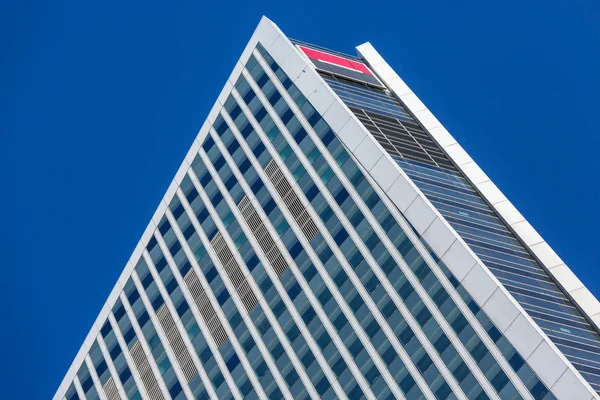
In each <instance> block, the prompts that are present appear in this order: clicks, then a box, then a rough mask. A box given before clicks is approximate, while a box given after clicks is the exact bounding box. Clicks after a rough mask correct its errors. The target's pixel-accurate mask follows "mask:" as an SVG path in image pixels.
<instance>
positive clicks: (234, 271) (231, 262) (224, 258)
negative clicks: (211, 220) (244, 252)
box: [210, 232, 258, 312]
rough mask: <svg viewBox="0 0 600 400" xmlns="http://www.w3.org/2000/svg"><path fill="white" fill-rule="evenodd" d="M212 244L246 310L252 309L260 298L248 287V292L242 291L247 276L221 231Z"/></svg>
mask: <svg viewBox="0 0 600 400" xmlns="http://www.w3.org/2000/svg"><path fill="white" fill-rule="evenodd" d="M210 244H211V245H212V246H213V248H214V249H215V252H216V253H217V257H218V258H219V261H221V264H222V265H223V269H224V270H225V273H226V274H227V276H228V277H229V280H230V281H231V283H232V284H233V287H234V289H235V291H236V292H237V293H238V295H239V297H240V299H241V300H242V303H243V304H244V307H245V308H246V311H248V312H250V311H252V309H253V308H254V307H255V306H256V304H258V299H257V298H256V296H255V295H254V293H253V292H252V291H251V290H250V291H248V290H247V289H245V292H246V293H245V294H244V295H243V296H242V294H241V293H240V288H241V287H242V286H243V285H244V284H246V285H248V282H247V281H246V277H245V276H244V273H243V272H242V269H241V268H240V266H239V264H238V263H237V261H236V260H235V258H234V257H233V253H232V252H231V250H230V249H229V246H228V245H227V242H226V241H225V238H224V237H223V235H222V234H221V232H218V233H217V234H216V235H215V237H214V238H213V239H212V240H211V241H210ZM248 288H249V286H248Z"/></svg>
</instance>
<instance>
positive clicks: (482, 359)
mask: <svg viewBox="0 0 600 400" xmlns="http://www.w3.org/2000/svg"><path fill="white" fill-rule="evenodd" d="M302 45H303V46H310V45H306V44H302ZM320 50H322V49H320ZM337 55H339V54H337ZM358 61H359V60H358V59H357V62H358ZM329 70H330V72H331V71H335V68H330V69H329ZM346 75H348V76H351V75H352V74H349V73H346ZM323 79H324V81H325V82H327V83H328V84H329V86H330V87H331V88H332V89H333V90H334V91H335V92H336V93H337V94H338V95H339V96H340V98H342V100H343V101H344V102H345V103H346V104H347V105H348V106H349V107H350V109H351V110H352V111H353V112H354V113H355V114H356V116H357V117H358V118H359V119H360V121H361V122H362V123H363V124H364V125H365V127H366V128H367V129H368V130H369V132H371V134H373V136H374V137H375V138H377V140H378V141H380V143H381V144H382V146H383V147H384V148H385V149H386V150H387V151H388V152H389V153H390V154H391V155H392V156H393V157H394V159H396V160H397V162H398V164H399V165H400V166H401V167H402V168H403V170H405V171H406V172H407V174H408V175H409V176H410V177H411V179H413V180H414V181H415V183H417V185H418V186H419V187H420V188H421V189H422V190H423V192H424V193H425V194H426V195H427V196H428V197H429V198H430V199H431V201H432V202H433V203H434V204H435V205H436V207H438V209H439V210H440V212H441V213H442V214H443V215H444V216H445V217H446V218H448V221H449V222H450V223H452V224H453V226H454V227H455V229H456V230H457V231H458V232H459V233H460V234H461V235H463V238H464V239H465V240H466V241H467V243H469V245H471V246H472V248H473V249H474V251H476V253H477V254H478V255H479V256H480V257H481V258H482V260H484V261H485V262H486V265H487V262H488V261H489V262H490V264H489V267H490V269H492V270H493V271H494V273H497V274H498V277H499V279H500V280H501V281H502V282H503V283H504V284H505V285H506V286H507V288H509V290H511V293H513V295H514V296H515V298H517V299H518V300H519V301H520V302H521V303H522V304H523V305H524V307H525V306H527V307H526V309H527V310H528V311H529V312H531V313H532V316H534V318H537V319H536V322H538V323H539V324H540V326H542V327H543V328H544V329H547V330H548V333H549V335H550V334H551V333H552V337H553V340H556V343H557V344H562V343H564V348H565V349H564V350H563V351H564V352H565V354H567V355H569V356H572V357H574V358H576V359H577V360H579V361H578V362H580V364H579V365H581V366H582V368H583V367H585V368H588V369H590V370H589V371H587V370H586V371H587V372H586V373H588V374H593V373H594V370H593V367H592V366H593V362H595V361H596V360H595V359H594V357H593V356H588V353H591V354H593V352H590V351H589V349H588V347H590V348H592V347H594V346H595V345H596V338H597V335H596V334H595V332H593V330H592V329H591V327H590V326H589V325H587V323H586V321H585V320H584V319H583V318H582V317H581V316H580V315H579V314H577V311H576V310H575V309H574V307H573V306H572V305H570V304H569V303H568V300H566V297H565V296H564V295H562V294H561V293H560V290H558V288H557V287H556V286H554V285H553V283H552V282H551V281H550V279H549V278H548V277H547V276H545V275H544V274H543V273H542V272H543V271H542V270H541V268H540V267H539V266H537V268H536V264H535V261H534V260H533V259H532V258H531V256H529V255H528V254H527V253H526V251H525V250H524V249H523V248H522V247H521V246H520V245H519V243H518V242H517V241H516V240H515V238H513V237H511V235H510V232H509V231H508V229H506V228H505V227H503V225H502V223H501V222H500V221H499V220H498V218H496V217H495V216H494V214H493V212H492V211H491V210H490V209H489V208H486V207H487V206H486V205H485V203H484V202H483V201H482V200H481V199H480V198H479V197H478V196H477V194H476V193H475V191H474V190H473V189H472V188H471V187H470V186H469V184H468V183H467V182H466V180H464V178H462V177H461V176H460V173H459V172H458V171H457V170H456V169H455V168H454V166H453V165H452V163H451V162H450V161H449V160H448V159H447V158H446V157H445V156H444V153H443V152H442V151H441V150H440V149H439V148H437V146H436V145H435V143H434V142H433V141H432V140H431V139H430V138H429V136H428V134H427V133H426V132H425V131H424V130H422V128H420V126H419V125H418V124H417V123H416V122H415V121H414V120H413V119H412V117H411V115H410V114H409V113H408V112H407V111H406V109H405V108H404V107H403V106H402V105H401V104H400V103H399V102H398V101H397V100H395V99H394V98H392V97H390V96H389V94H387V93H386V92H385V89H384V88H383V87H379V86H378V80H377V78H375V77H370V78H369V84H361V83H359V82H356V81H351V80H346V79H344V78H340V77H336V76H333V75H331V74H328V73H326V72H324V73H323ZM231 83H232V85H233V89H232V90H231V93H229V94H228V95H227V96H226V97H225V98H224V100H223V106H222V108H221V109H220V110H219V113H218V115H217V116H216V118H215V120H214V123H213V124H212V126H211V127H210V129H209V130H208V133H207V134H206V135H205V136H204V137H202V140H201V143H200V144H201V146H200V148H199V150H198V151H197V152H196V153H194V154H192V156H191V158H189V160H190V163H189V169H188V170H187V171H185V172H186V173H185V175H184V176H183V177H182V179H181V181H180V184H179V185H178V187H177V190H176V192H175V194H174V195H173V196H172V198H171V199H170V200H169V201H168V204H167V207H166V210H165V212H164V215H161V216H160V218H159V222H158V223H157V224H156V230H155V231H154V232H153V233H152V235H151V237H150V238H149V240H147V243H145V248H144V249H143V252H142V254H141V256H140V257H139V259H137V260H135V262H134V263H133V264H134V268H133V272H132V273H131V276H130V277H128V279H127V280H126V282H125V284H124V286H123V291H122V292H121V293H120V294H119V296H118V299H117V301H116V302H115V304H114V305H112V309H111V311H110V313H109V316H108V318H107V320H106V321H104V323H103V325H102V327H101V329H100V332H99V334H98V336H97V337H96V338H95V340H94V341H93V344H92V346H91V347H90V349H89V352H88V353H87V354H86V356H85V359H84V361H83V363H82V365H80V366H77V367H78V369H77V373H76V375H75V377H74V378H73V381H72V382H69V385H70V386H68V389H67V390H66V391H65V392H64V393H63V394H62V395H61V397H60V398H61V399H68V400H70V399H82V398H86V399H96V398H107V399H141V398H144V399H145V398H148V399H209V398H212V399H247V398H248V399H252V398H260V399H279V398H282V399H283V398H285V399H298V400H300V399H309V398H310V399H318V398H326V399H333V398H341V399H362V398H365V399H366V398H368V399H394V398H400V399H402V398H405V399H421V398H432V399H458V398H468V399H493V398H502V399H531V398H533V399H555V397H554V395H553V394H552V393H551V392H550V391H549V388H548V387H546V386H545V385H544V383H543V382H542V381H541V380H540V379H539V377H538V376H536V374H535V373H534V372H533V370H532V369H531V368H530V366H529V365H528V363H527V362H526V361H525V359H524V358H523V357H522V356H521V355H520V354H519V352H518V351H517V350H516V349H515V347H513V346H512V345H511V343H509V341H508V340H507V338H506V337H505V336H504V335H503V334H502V333H501V332H500V330H499V329H498V328H497V327H496V326H495V325H494V324H493V323H492V321H491V320H490V318H489V317H488V315H486V313H485V312H484V311H483V310H482V309H481V308H480V307H479V306H478V305H477V304H476V302H475V301H474V300H473V299H472V298H471V296H470V295H469V293H468V292H467V291H466V290H465V289H464V288H463V287H462V285H461V284H460V282H459V281H458V280H457V279H456V278H455V276H454V275H453V274H452V273H451V271H450V270H449V269H448V268H447V267H446V265H445V264H444V263H443V262H442V261H441V260H440V259H439V258H437V257H436V255H435V254H434V253H433V251H432V250H431V248H430V247H429V245H428V244H427V243H426V242H425V241H424V240H423V239H422V238H421V237H420V236H419V235H418V234H417V233H416V231H415V230H414V229H413V228H412V226H411V225H410V223H409V222H408V221H407V220H406V218H405V217H404V216H403V215H402V213H401V212H400V211H399V210H398V209H397V208H396V207H395V206H394V205H393V203H392V202H391V201H390V199H389V198H388V197H387V196H386V195H385V194H384V193H383V192H382V191H381V190H380V188H378V187H377V185H376V184H375V183H374V181H373V180H372V178H371V177H370V176H369V174H368V173H367V172H366V171H365V170H364V169H363V168H362V166H361V165H360V164H359V163H358V162H357V161H356V159H355V157H354V155H353V154H352V153H351V152H349V151H348V149H346V148H345V147H344V145H343V144H342V142H341V141H340V139H339V138H338V136H337V134H336V132H335V131H334V130H332V128H331V127H330V126H329V125H328V124H327V123H326V122H325V120H324V119H323V116H322V115H320V114H319V113H318V112H317V111H316V110H315V108H314V107H313V104H311V102H310V101H308V100H307V97H306V96H305V94H303V93H302V92H301V91H300V89H299V88H298V87H297V86H296V85H295V84H294V82H293V79H292V77H290V76H287V75H286V74H285V73H284V71H283V70H282V68H281V67H280V65H279V64H278V63H277V62H276V61H275V60H274V59H273V57H272V56H271V55H270V54H269V52H267V51H266V50H265V49H264V48H263V47H262V46H261V45H260V43H259V44H258V45H257V46H256V48H254V49H253V51H252V54H251V55H250V56H249V58H248V60H247V62H246V63H245V65H244V66H243V69H242V71H241V73H240V76H239V77H236V79H235V82H233V81H232V82H231ZM532 289H533V290H535V291H536V292H537V294H538V295H537V296H535V298H533V297H531V295H530V293H531V290H532ZM540 292H543V293H545V294H544V296H540V295H539V294H540ZM536 313H537V314H536ZM538 314H539V317H538ZM561 316H562V317H561ZM550 317H551V318H550ZM561 341H562V342H561ZM575 344H577V346H575ZM582 346H583V347H582ZM586 346H588V347H586ZM567 348H568V350H567ZM594 348H595V347H594ZM562 349H563V348H561V350H562ZM571 349H572V353H569V352H570V351H571ZM588 361H589V362H588ZM573 362H574V363H575V361H573ZM582 373H583V372H582ZM590 382H595V381H594V380H593V379H592V378H590Z"/></svg>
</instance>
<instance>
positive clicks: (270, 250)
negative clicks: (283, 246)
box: [238, 163, 288, 277]
mask: <svg viewBox="0 0 600 400" xmlns="http://www.w3.org/2000/svg"><path fill="white" fill-rule="evenodd" d="M272 164H273V163H269V164H268V165H267V167H266V168H265V170H267V169H268V170H269V171H270V172H271V173H276V172H277V170H275V169H273V167H272ZM275 167H277V166H275ZM238 209H239V210H240V213H241V214H242V217H243V218H244V220H246V223H247V224H248V226H249V227H250V230H251V231H252V234H253V235H254V237H255V238H256V241H257V242H258V245H259V246H260V248H261V250H262V251H263V253H265V255H266V257H267V260H268V261H269V263H270V264H271V266H272V267H273V270H274V271H275V273H276V274H277V277H280V276H281V275H282V274H283V273H284V272H285V270H286V269H287V268H288V264H287V262H286V261H285V259H284V258H283V255H282V254H281V252H280V251H279V249H278V248H277V245H276V244H275V240H273V237H271V234H270V233H269V231H268V230H267V227H266V226H265V224H264V223H263V222H262V220H261V218H260V216H259V215H258V213H257V212H256V209H255V208H254V206H253V205H252V203H251V202H250V199H249V198H248V197H247V196H244V197H243V198H242V200H241V201H240V202H239V204H238Z"/></svg>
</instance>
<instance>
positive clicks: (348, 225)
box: [282, 129, 494, 395]
mask: <svg viewBox="0 0 600 400" xmlns="http://www.w3.org/2000/svg"><path fill="white" fill-rule="evenodd" d="M285 131H286V130H285V129H282V134H284V135H286V136H287V134H286V133H285ZM335 140H337V139H335ZM288 142H289V143H291V144H292V145H293V146H294V147H295V146H296V145H295V144H294V143H293V141H291V140H289V139H288ZM340 145H341V144H340ZM319 147H320V146H319ZM321 151H322V152H323V153H322V154H327V149H325V150H321ZM297 153H298V154H301V153H302V152H301V151H297ZM301 157H302V159H304V157H303V156H302V155H301ZM346 162H349V160H348V161H346ZM306 164H310V163H307V162H305V165H306ZM331 164H335V163H331ZM313 166H314V165H313ZM306 168H307V169H308V170H309V171H310V170H311V166H310V165H309V166H307V167H306ZM315 174H316V171H315ZM315 181H316V182H317V183H318V186H325V187H329V185H328V184H327V185H321V184H320V183H321V182H320V179H318V177H317V179H315ZM323 182H324V183H327V181H323ZM346 186H347V185H346ZM347 188H348V189H350V191H349V193H350V194H351V195H352V196H354V197H356V195H355V193H354V191H353V189H352V188H351V187H348V186H347ZM329 202H330V204H336V201H334V202H332V201H331V199H329ZM348 202H350V203H349V204H354V203H353V202H352V200H350V199H346V200H345V201H344V203H348ZM338 203H339V202H338ZM339 205H340V206H342V205H343V204H339ZM354 206H355V205H354ZM333 209H334V210H336V212H337V210H338V209H337V207H335V206H334V207H333ZM361 212H364V210H361ZM337 213H338V215H340V216H341V217H342V220H344V221H345V220H346V216H345V215H343V214H342V213H341V212H337ZM365 215H367V216H368V217H369V216H370V214H369V213H365ZM370 223H371V225H372V226H376V225H377V221H370ZM346 227H347V228H348V230H349V231H350V232H352V231H353V229H352V227H351V226H350V224H349V222H346ZM372 236H373V235H372ZM379 236H380V237H383V238H385V237H386V235H382V234H381V232H379ZM373 237H377V236H373ZM363 240H364V239H363ZM377 240H378V241H379V240H381V239H380V238H377ZM356 243H359V244H360V246H359V247H362V248H363V253H364V254H369V252H368V251H365V247H364V246H365V245H368V242H367V241H365V243H364V245H363V243H362V242H361V241H360V240H359V241H357V242H356ZM388 248H390V249H393V246H390V245H389V243H388ZM369 257H370V256H369ZM394 258H395V259H396V260H395V261H396V263H397V264H398V265H400V264H402V263H403V262H404V260H403V259H401V258H400V257H399V255H395V257H394ZM371 264H372V265H376V264H377V263H374V262H373V261H371ZM378 269H379V267H378V266H376V267H375V271H377V270H378ZM404 269H405V270H407V269H408V268H407V267H406V266H405V267H404ZM379 276H380V279H381V282H382V283H384V282H386V281H387V279H386V278H385V275H383V273H380V275H379ZM415 279H416V278H413V279H412V281H411V282H412V285H413V286H414V287H416V288H417V289H418V290H419V289H421V288H420V285H419V284H418V282H417V281H416V280H415ZM387 290H388V292H389V293H394V289H393V287H392V286H389V285H387ZM421 292H422V293H421V294H420V297H425V298H426V292H424V291H423V289H421ZM395 300H396V304H397V305H398V306H399V307H401V303H402V300H400V299H399V298H398V297H396V299H395ZM429 308H430V309H431V310H433V311H434V312H435V311H437V308H436V307H435V306H433V305H431V304H430V305H429ZM417 316H418V315H415V317H417ZM437 319H438V321H440V322H442V323H443V324H445V321H444V320H443V319H442V318H441V317H440V316H437ZM438 328H439V325H438ZM445 331H446V333H450V334H451V335H452V334H453V333H452V331H451V330H450V328H449V327H448V326H445ZM454 340H455V343H456V342H458V343H460V342H459V341H457V340H456V338H455V339H454ZM438 341H439V339H438ZM430 343H433V342H431V341H430ZM447 346H451V347H453V344H452V343H449V344H448V345H447ZM432 350H433V349H432ZM433 351H434V352H437V351H436V350H433ZM447 351H448V348H447V347H446V352H447ZM461 351H462V353H463V357H462V358H463V360H467V361H468V362H470V363H471V368H470V369H471V371H474V372H475V373H476V374H478V375H480V376H479V380H480V381H481V382H484V383H485V382H486V380H485V378H484V377H483V376H482V375H481V374H480V373H479V371H478V368H477V367H476V366H474V365H473V363H472V362H471V360H470V356H469V355H468V353H467V351H466V349H462V350H461ZM454 352H455V353H456V350H454ZM438 354H440V353H438ZM465 355H466V357H465ZM463 364H464V362H463ZM463 367H464V365H463ZM463 369H464V368H463ZM456 374H458V375H456ZM456 374H453V375H455V377H456V378H457V379H458V377H461V378H463V379H464V378H465V374H464V372H463V371H458V370H456ZM487 388H488V389H487V390H488V393H490V395H494V391H493V390H492V389H491V388H489V387H487ZM475 389H477V387H476V388H475ZM479 389H480V390H481V387H479Z"/></svg>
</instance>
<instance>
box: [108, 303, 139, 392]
mask: <svg viewBox="0 0 600 400" xmlns="http://www.w3.org/2000/svg"><path fill="white" fill-rule="evenodd" d="M107 322H110V325H111V326H112V331H113V333H114V335H115V337H116V340H117V345H118V346H119V347H120V349H121V354H122V355H123V357H124V358H125V360H126V362H127V366H128V370H125V371H123V372H121V374H120V375H119V379H120V380H121V384H122V385H123V389H124V390H125V392H126V393H127V397H128V398H131V399H140V400H141V398H142V396H144V395H145V394H146V392H145V390H144V388H143V385H142V383H141V381H140V376H139V374H138V373H136V372H137V368H136V366H135V363H134V361H133V359H132V358H131V354H130V353H129V347H128V345H127V343H126V342H125V339H124V338H123V332H121V327H120V326H119V324H118V323H117V321H116V320H115V318H114V315H113V314H112V313H109V314H108V321H107ZM113 362H115V360H114V359H113ZM127 375H129V377H127ZM131 380H133V381H134V382H135V383H134V384H132V383H133V382H131ZM140 388H141V390H142V392H141V393H140Z"/></svg>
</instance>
